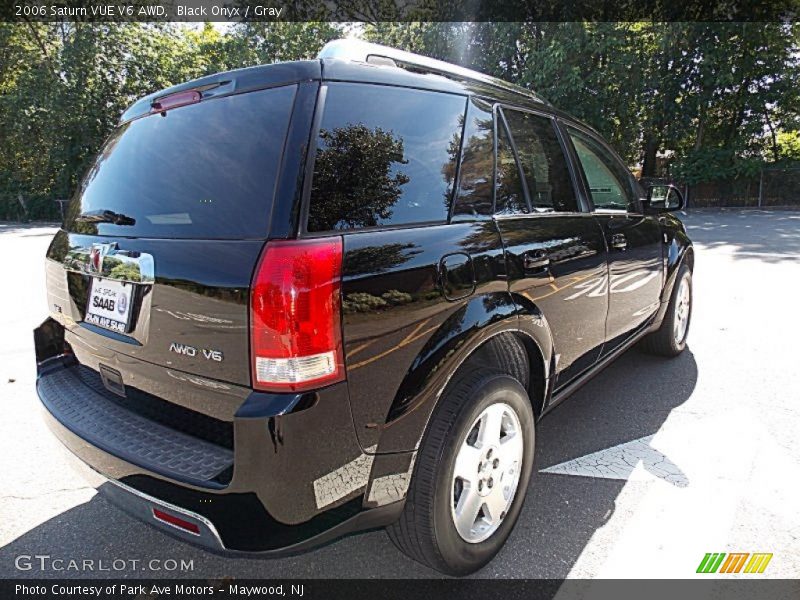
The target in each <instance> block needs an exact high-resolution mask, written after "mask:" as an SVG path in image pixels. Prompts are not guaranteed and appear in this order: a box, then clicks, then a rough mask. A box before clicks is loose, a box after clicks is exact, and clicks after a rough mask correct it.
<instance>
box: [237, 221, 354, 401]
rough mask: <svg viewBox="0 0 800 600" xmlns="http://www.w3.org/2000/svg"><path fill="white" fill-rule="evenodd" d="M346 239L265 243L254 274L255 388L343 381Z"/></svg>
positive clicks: (300, 387)
mask: <svg viewBox="0 0 800 600" xmlns="http://www.w3.org/2000/svg"><path fill="white" fill-rule="evenodd" d="M341 270H342V239H341V238H339V237H336V238H324V239H314V240H286V241H284V240H280V241H271V242H267V245H266V246H265V247H264V251H263V252H262V254H261V259H260V260H259V264H258V267H257V269H256V272H255V275H254V277H253V284H252V289H251V300H250V313H251V314H250V327H251V331H250V343H251V354H252V361H253V364H252V379H253V387H254V388H256V389H259V390H263V391H279V392H280V391H302V390H307V389H310V388H317V387H321V386H324V385H329V384H331V383H334V382H336V381H341V380H342V379H344V359H343V355H342V335H341V325H340V317H339V314H340V310H341V299H340V297H339V290H340V280H341Z"/></svg>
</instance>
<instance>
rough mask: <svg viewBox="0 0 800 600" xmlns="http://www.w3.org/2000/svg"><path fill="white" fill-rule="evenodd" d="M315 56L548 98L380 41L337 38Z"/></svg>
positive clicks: (529, 96) (537, 98)
mask: <svg viewBox="0 0 800 600" xmlns="http://www.w3.org/2000/svg"><path fill="white" fill-rule="evenodd" d="M317 58H341V59H345V60H353V61H359V62H365V63H370V64H376V65H387V66H393V67H397V66H400V65H399V64H398V63H401V64H403V65H409V66H412V67H416V68H419V69H422V70H425V71H430V72H432V73H437V74H440V75H444V76H447V77H451V78H456V79H462V80H463V79H466V80H468V81H475V82H478V83H485V84H487V85H491V86H494V87H498V88H501V89H503V90H506V91H508V92H512V93H514V94H520V95H522V96H525V97H527V98H531V99H533V100H536V101H537V102H542V103H544V104H547V101H546V100H544V99H543V98H542V97H540V96H538V95H536V94H534V93H533V92H532V91H530V90H528V89H525V88H524V87H520V86H518V85H514V84H513V83H508V82H507V81H503V80H502V79H498V78H497V77H492V76H491V75H486V74H484V73H480V72H479V71H473V70H472V69H466V68H464V67H459V66H458V65H454V64H451V63H448V62H444V61H442V60H437V59H435V58H429V57H427V56H422V55H421V54H414V53H413V52H406V51H405V50H397V49H396V48H390V47H388V46H381V45H380V44H372V43H370V42H364V41H362V40H355V39H340V40H333V41H330V42H328V43H327V44H325V46H324V47H323V48H322V50H320V51H319V54H317Z"/></svg>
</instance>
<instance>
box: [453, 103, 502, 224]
mask: <svg viewBox="0 0 800 600" xmlns="http://www.w3.org/2000/svg"><path fill="white" fill-rule="evenodd" d="M493 128H494V123H493V117H492V106H491V104H489V103H487V102H484V101H483V100H479V99H477V98H472V99H471V100H470V103H469V108H468V110H467V123H466V127H465V131H464V147H463V149H462V150H461V171H460V175H459V177H458V180H459V185H458V195H457V197H456V202H455V207H454V208H453V220H456V221H458V220H467V219H471V218H474V217H477V216H479V215H491V214H492V169H493V168H494V165H493V162H494V148H493V143H494V141H493V137H494V133H493Z"/></svg>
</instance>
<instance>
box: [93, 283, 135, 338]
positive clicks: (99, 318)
mask: <svg viewBox="0 0 800 600" xmlns="http://www.w3.org/2000/svg"><path fill="white" fill-rule="evenodd" d="M133 287H134V284H132V283H128V282H123V281H115V280H113V279H100V278H98V277H94V278H92V283H91V286H90V287H89V302H88V304H87V305H86V317H85V318H84V319H83V320H84V321H86V322H87V323H92V324H94V325H99V326H100V327H105V328H106V329H111V330H112V331H117V332H119V333H127V331H128V325H129V324H130V321H131V312H132V310H131V308H132V307H131V305H132V304H133Z"/></svg>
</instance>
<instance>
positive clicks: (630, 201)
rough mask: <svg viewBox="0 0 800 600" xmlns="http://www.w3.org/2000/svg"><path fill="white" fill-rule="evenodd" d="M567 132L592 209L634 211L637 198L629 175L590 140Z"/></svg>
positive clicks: (586, 136)
mask: <svg viewBox="0 0 800 600" xmlns="http://www.w3.org/2000/svg"><path fill="white" fill-rule="evenodd" d="M567 129H568V131H569V135H570V138H571V139H572V143H573V144H574V146H575V152H576V153H577V155H578V160H579V161H580V163H581V166H582V167H583V173H584V175H585V176H586V183H587V184H588V185H589V192H590V194H591V196H592V202H593V203H594V206H595V208H613V209H621V210H627V209H629V208H631V209H633V210H636V208H637V207H638V195H637V194H636V193H635V186H636V184H635V182H634V180H633V175H632V174H631V172H630V171H628V169H627V168H626V167H625V166H624V165H622V164H621V163H620V162H619V161H618V160H617V159H616V158H615V157H614V156H613V155H611V154H610V153H609V152H608V151H607V150H606V149H605V148H603V146H602V145H601V144H600V143H599V142H597V141H596V140H594V139H592V137H591V136H589V135H587V134H585V133H583V132H581V131H578V130H577V129H572V128H571V127H569V128H567Z"/></svg>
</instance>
